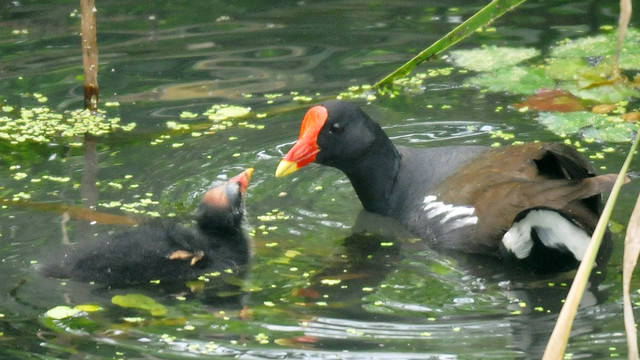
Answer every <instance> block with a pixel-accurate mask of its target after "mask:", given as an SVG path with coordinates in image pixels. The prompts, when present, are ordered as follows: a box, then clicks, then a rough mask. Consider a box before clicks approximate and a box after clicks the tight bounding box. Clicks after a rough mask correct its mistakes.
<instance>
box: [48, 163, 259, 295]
mask: <svg viewBox="0 0 640 360" xmlns="http://www.w3.org/2000/svg"><path fill="white" fill-rule="evenodd" d="M252 174H253V169H252V168H249V169H247V170H245V171H244V172H242V173H241V174H239V175H237V176H235V177H233V178H231V179H229V180H228V181H227V182H226V183H224V184H222V185H219V186H216V187H214V188H212V189H210V190H208V191H207V192H206V193H205V194H204V196H203V197H202V202H201V203H200V206H199V208H198V210H197V212H196V222H197V226H196V227H195V228H188V227H184V226H181V225H179V224H178V223H176V222H175V221H172V220H171V219H162V220H153V221H151V222H148V223H146V224H143V225H140V226H138V227H136V228H132V229H130V230H127V231H123V232H118V233H115V234H112V235H109V236H106V237H102V238H98V239H95V240H94V239H92V240H90V241H86V242H82V243H79V244H76V245H73V246H71V247H70V248H69V249H67V251H66V252H65V253H64V254H63V255H62V257H61V258H60V259H57V260H56V261H53V262H51V263H49V264H46V265H45V266H44V267H43V268H42V271H43V273H44V274H45V275H47V276H50V277H56V278H64V279H72V280H77V281H85V282H89V281H94V282H96V283H101V284H107V285H126V284H134V283H145V282H149V281H151V280H187V279H195V278H197V277H198V276H199V275H201V274H203V273H206V272H213V271H223V270H226V269H233V270H236V269H238V268H239V267H241V266H243V265H245V264H247V262H248V261H249V258H250V252H251V250H250V240H249V238H248V235H247V234H246V232H245V230H244V229H243V227H242V225H243V224H242V222H243V219H244V197H245V195H246V191H247V187H248V186H249V181H250V180H251V176H252Z"/></svg>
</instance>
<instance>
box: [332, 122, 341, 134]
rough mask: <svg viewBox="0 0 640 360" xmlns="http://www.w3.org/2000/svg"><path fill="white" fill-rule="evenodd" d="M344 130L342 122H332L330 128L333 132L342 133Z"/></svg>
mask: <svg viewBox="0 0 640 360" xmlns="http://www.w3.org/2000/svg"><path fill="white" fill-rule="evenodd" d="M343 130H344V126H342V124H340V123H333V124H331V128H330V129H329V131H330V132H331V133H332V134H340V133H342V131H343Z"/></svg>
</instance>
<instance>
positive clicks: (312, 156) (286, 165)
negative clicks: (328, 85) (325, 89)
mask: <svg viewBox="0 0 640 360" xmlns="http://www.w3.org/2000/svg"><path fill="white" fill-rule="evenodd" d="M328 116H329V114H328V112H327V109H326V108H325V107H324V106H320V105H318V106H314V107H312V108H311V109H309V111H307V114H306V115H305V116H304V119H303V120H302V125H301V127H300V136H299V137H298V141H297V142H296V143H295V145H293V147H292V148H291V150H289V152H288V153H287V154H286V155H285V156H284V158H282V160H281V161H280V164H278V168H277V169H276V177H283V176H287V175H289V174H291V173H294V172H296V171H298V170H299V169H301V168H303V167H305V166H307V165H308V164H310V163H312V162H314V161H315V160H316V155H317V154H318V153H319V152H320V148H319V147H318V134H320V130H321V129H322V127H323V126H324V124H325V123H326V122H327V117H328Z"/></svg>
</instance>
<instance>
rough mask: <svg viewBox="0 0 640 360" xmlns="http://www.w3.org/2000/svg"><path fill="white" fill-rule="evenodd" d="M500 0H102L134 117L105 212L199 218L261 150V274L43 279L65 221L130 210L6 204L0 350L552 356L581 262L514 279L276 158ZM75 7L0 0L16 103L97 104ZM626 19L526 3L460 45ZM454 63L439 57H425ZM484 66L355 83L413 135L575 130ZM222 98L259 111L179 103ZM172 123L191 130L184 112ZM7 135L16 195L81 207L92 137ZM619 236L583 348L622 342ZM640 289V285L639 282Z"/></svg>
mask: <svg viewBox="0 0 640 360" xmlns="http://www.w3.org/2000/svg"><path fill="white" fill-rule="evenodd" d="M484 3H485V2H478V1H473V2H470V1H396V2H385V1H367V2H361V1H330V2H319V1H316V2H313V1H261V2H256V1H198V2H194V1H153V2H129V1H115V0H98V12H97V16H98V43H99V47H100V73H99V81H100V88H101V108H102V109H105V110H107V112H108V114H109V116H110V117H120V118H121V120H122V122H123V123H130V122H135V123H136V124H137V126H136V128H135V129H134V130H133V131H132V132H118V133H115V134H113V135H111V136H105V137H103V138H100V139H99V142H98V146H97V150H98V165H99V171H98V172H97V175H96V176H97V181H98V182H97V184H96V189H97V193H98V204H99V206H98V210H100V211H104V212H110V213H116V214H126V213H127V212H126V211H125V210H126V209H125V210H123V209H121V208H122V207H126V205H128V204H134V205H131V206H130V207H127V209H129V210H130V209H131V208H133V209H135V210H136V211H140V212H156V213H160V214H175V215H177V216H185V217H186V216H188V215H189V214H190V213H191V212H192V211H193V210H194V209H195V208H196V206H197V203H198V199H199V196H200V195H201V194H202V193H203V192H204V191H205V189H206V188H207V187H208V186H209V185H210V184H211V183H212V182H213V181H214V180H216V179H218V178H219V177H222V178H224V177H226V176H228V175H234V174H236V173H237V172H239V171H240V170H241V169H243V168H246V167H248V166H252V167H255V168H256V172H255V174H254V179H253V182H252V185H251V188H250V190H249V192H250V194H249V197H248V199H247V208H248V220H249V223H250V225H251V227H252V228H253V229H254V231H255V236H254V240H255V260H254V262H253V264H251V266H250V268H249V276H248V277H247V278H246V279H239V280H238V281H241V282H242V284H243V286H244V287H245V288H246V289H248V290H250V291H248V293H247V294H245V295H244V296H242V297H241V298H238V297H232V299H233V300H234V301H232V302H231V304H229V303H227V304H221V303H220V299H215V301H211V300H210V299H209V298H208V297H207V296H202V295H201V294H195V295H193V294H181V295H183V297H179V298H177V297H176V296H175V294H174V293H171V292H169V293H167V291H166V289H163V288H162V287H161V286H150V287H145V288H144V289H135V288H133V289H132V288H129V289H104V288H100V287H99V286H97V285H86V284H76V283H72V282H63V281H59V280H51V279H43V278H42V277H40V276H39V275H38V274H37V273H36V271H35V268H36V267H37V262H38V261H39V260H41V259H42V258H43V257H44V256H45V255H46V254H47V253H49V252H51V251H52V250H53V249H55V248H56V247H58V246H60V243H61V241H62V238H63V233H62V231H61V228H62V226H64V227H65V229H66V230H67V231H68V235H69V238H70V240H71V241H81V234H82V233H91V234H94V233H104V232H108V231H113V230H115V229H117V227H115V226H110V225H105V224H99V223H94V224H90V225H87V224H83V223H81V221H80V220H74V219H72V220H70V221H69V222H67V223H66V224H65V225H61V221H62V218H61V216H60V215H59V214H57V213H53V212H51V211H45V210H43V209H38V208H24V207H17V206H5V207H3V208H2V209H0V235H1V236H0V259H1V262H0V314H2V315H1V317H0V335H1V336H0V358H2V359H112V358H113V359H120V358H122V359H149V358H153V359H156V358H157V359H181V358H223V357H228V358H241V359H274V358H278V359H280V358H283V359H455V358H461V359H470V358H474V359H519V358H527V359H529V358H531V359H535V358H540V356H541V354H542V351H543V349H544V346H545V344H546V341H547V339H548V337H549V334H550V332H551V329H552V327H553V324H554V322H555V318H556V316H557V313H558V311H559V309H560V307H561V301H562V299H563V297H564V296H565V295H566V291H567V289H568V282H569V281H570V279H571V274H561V275H558V276H555V277H551V278H543V279H533V280H531V279H523V278H513V277H510V276H508V275H507V274H505V273H504V272H503V271H502V270H500V268H499V267H497V266H495V265H496V264H493V263H491V262H487V261H486V259H475V258H468V257H465V256H459V255H455V254H441V253H437V252H433V251H430V250H426V249H425V248H424V247H421V246H419V245H416V244H413V243H412V242H411V241H410V240H409V239H408V237H407V236H406V235H405V234H400V233H399V232H397V231H392V232H389V231H385V232H383V233H382V234H380V232H379V231H374V230H372V231H371V233H372V234H370V235H354V231H355V230H354V224H356V223H358V225H357V227H358V228H359V227H360V226H361V225H362V224H363V223H364V224H365V225H368V226H370V225H371V224H372V223H373V224H375V225H376V227H378V228H382V229H385V230H388V229H390V228H391V227H390V226H386V225H385V224H382V223H381V220H380V219H373V221H371V220H370V219H369V221H367V219H366V216H365V215H366V214H365V215H361V214H360V213H361V205H360V203H359V202H358V200H357V198H356V197H355V193H354V192H353V190H352V189H351V186H350V184H349V183H348V181H347V180H346V178H345V177H344V176H343V175H342V174H341V173H339V172H337V171H335V170H333V169H329V168H321V167H319V166H315V165H312V166H310V167H309V168H307V169H304V170H303V171H299V172H297V173H295V174H294V175H292V176H290V177H287V178H284V179H276V178H275V177H274V176H273V173H274V171H275V167H276V166H277V164H278V161H279V159H280V158H281V156H282V155H283V154H284V152H286V151H287V150H288V148H289V147H290V146H291V144H292V143H293V141H294V140H295V139H296V137H297V134H298V131H299V124H300V121H301V118H302V116H303V114H304V112H305V110H306V108H307V107H309V106H310V104H311V103H313V101H315V100H320V99H322V98H323V97H335V96H336V95H337V94H338V93H341V92H344V91H346V90H347V89H348V88H349V87H350V86H358V85H362V84H371V83H373V82H375V81H377V80H379V79H380V78H381V77H382V76H384V75H386V74H387V73H388V72H390V71H392V70H393V69H395V68H396V67H397V66H399V65H400V64H401V63H402V62H403V61H405V60H407V59H408V58H410V57H411V56H413V55H414V54H415V53H417V51H420V50H421V49H423V48H424V47H425V46H426V45H428V44H430V43H431V42H433V41H435V40H436V39H438V38H439V37H441V36H443V35H444V34H446V33H447V32H448V31H449V30H451V29H452V28H453V27H454V26H456V25H457V24H459V23H460V22H461V21H462V20H463V19H466V18H467V17H468V16H470V15H471V14H473V13H474V12H475V11H477V10H478V9H479V8H480V7H481V6H482V5H483V4H484ZM78 6H79V5H78V2H77V1H21V2H15V3H11V4H9V3H0V101H3V103H2V104H0V105H12V106H14V107H20V106H23V107H28V108H31V107H34V106H39V105H46V106H48V107H49V108H50V109H52V111H55V112H63V111H64V110H73V109H78V108H81V107H82V91H83V88H82V79H81V76H82V67H81V63H82V57H81V52H80V37H79V21H80V20H79V17H78V15H77V12H78V11H79V8H78ZM453 6H455V8H453V9H452V8H450V7H453ZM616 16H617V2H615V1H607V2H602V1H593V2H587V1H542V2H531V3H530V4H525V5H523V6H522V8H521V9H519V10H518V11H515V12H513V13H511V14H508V15H506V16H505V17H504V18H503V19H500V20H499V21H497V22H495V23H494V24H493V26H495V27H496V31H495V32H489V33H483V34H477V35H474V36H473V37H471V38H470V39H468V40H465V41H464V42H462V43H461V44H459V45H458V47H459V48H470V47H475V46H478V45H480V44H494V45H501V46H529V47H536V48H539V49H541V50H542V51H543V52H544V51H545V49H547V48H548V46H549V45H550V44H552V43H554V42H556V41H559V40H562V39H564V38H566V37H578V36H584V35H588V34H594V33H597V31H598V29H599V27H600V26H601V25H612V24H615V22H616V21H617V18H616ZM450 66H451V65H450V64H449V63H447V62H446V61H443V60H436V61H433V62H431V63H429V64H423V65H422V66H421V67H420V69H419V71H428V70H429V69H440V68H446V67H450ZM467 76H469V74H465V73H460V72H458V71H453V73H452V74H451V75H449V76H440V77H435V78H433V79H430V80H428V81H427V82H425V83H424V85H423V86H422V87H420V88H414V89H412V90H411V91H409V90H407V91H403V92H401V93H400V94H399V95H398V96H397V97H395V98H390V97H378V98H377V99H375V100H372V101H370V102H366V101H365V100H357V101H359V103H360V104H361V105H362V106H363V108H364V109H365V110H366V111H367V112H368V113H369V114H370V115H371V116H372V117H373V118H374V119H377V120H378V121H379V122H380V123H381V124H382V125H383V126H384V127H385V128H386V130H387V132H388V133H389V134H390V135H391V136H392V137H393V138H394V139H395V141H396V142H397V143H401V144H412V145H414V146H424V147H426V146H439V145H443V144H463V143H466V144H484V145H489V144H493V143H494V142H501V143H505V144H506V143H508V141H502V140H500V139H495V138H492V137H491V135H490V133H489V132H490V131H498V130H502V131H505V132H512V133H515V134H516V139H517V140H522V141H533V140H540V139H541V140H559V141H561V140H563V139H559V138H557V137H556V136H554V135H553V134H551V133H549V132H547V131H546V130H545V129H544V128H543V127H542V126H541V125H538V124H537V123H536V122H535V121H534V120H533V118H534V115H533V114H531V113H522V112H519V111H517V110H515V109H512V108H509V105H510V104H513V103H514V102H518V101H521V100H522V99H521V97H518V96H511V95H507V94H487V93H484V92H482V91H480V90H479V89H475V88H468V87H463V86H461V84H462V83H463V81H464V79H465V77H467ZM33 93H39V94H42V95H44V96H46V97H47V101H46V102H44V103H39V102H38V101H37V99H35V98H34V97H33V96H32V95H29V94H33ZM299 96H303V97H304V98H300V97H299ZM307 98H309V99H310V100H311V102H308V103H307V102H306V101H305V99H307ZM107 102H118V103H119V106H109V107H107V106H106V105H105V104H106V103H107ZM214 104H228V105H234V106H242V107H248V108H251V110H252V112H251V113H250V115H249V116H248V117H247V118H243V119H241V120H233V125H232V126H229V127H228V128H226V129H218V130H217V131H216V132H215V133H207V131H206V130H207V129H209V127H210V125H211V124H210V122H209V120H207V119H205V117H203V116H202V115H201V116H199V117H198V118H196V119H192V120H190V119H184V118H181V117H180V115H181V114H182V113H183V112H185V111H189V112H192V113H197V114H203V113H204V112H205V111H206V110H207V109H209V108H210V107H211V106H212V105H214ZM498 106H502V107H503V108H504V110H502V111H499V112H497V111H496V107H498ZM0 115H2V113H0ZM256 115H259V116H256ZM168 121H177V122H180V123H183V124H190V125H192V126H193V127H192V128H191V129H190V130H186V131H171V130H169V129H168V128H167V126H166V123H167V122H168ZM243 122H245V123H243ZM202 124H205V125H204V127H203V128H197V126H201V127H202ZM194 131H197V132H198V133H200V135H201V136H193V135H192V133H193V132H194ZM196 135H198V134H196ZM572 140H576V138H572ZM610 146H611V147H613V148H614V149H615V151H614V152H613V153H607V154H606V156H605V158H604V159H597V160H595V161H596V162H595V165H596V166H597V167H606V169H607V171H611V172H617V170H618V168H619V166H620V165H621V163H622V161H623V158H624V154H625V153H626V148H627V145H626V144H622V145H618V144H597V143H596V144H590V145H588V146H587V154H595V153H596V152H599V151H601V150H602V149H603V148H605V147H610ZM0 150H1V152H0V195H1V196H3V197H5V198H14V197H25V196H29V197H30V201H32V202H46V203H53V204H67V205H69V204H72V205H79V204H81V192H80V191H81V190H80V188H81V186H80V185H81V181H82V176H83V174H85V173H86V171H87V169H86V167H85V160H84V150H83V148H82V147H71V148H69V147H68V146H67V144H66V142H57V143H52V144H34V143H30V142H25V143H21V144H10V143H9V142H8V141H6V140H2V142H0ZM56 179H62V181H59V180H56ZM638 190H639V186H638V185H637V183H636V184H630V185H628V186H627V187H626V188H625V189H624V191H623V192H622V194H621V202H620V206H619V207H618V209H617V210H616V212H615V214H614V219H613V220H614V222H615V223H618V224H622V225H624V224H626V221H627V218H628V216H629V214H630V212H631V207H632V206H633V203H634V200H635V194H637V193H638ZM359 215H360V217H361V218H360V219H359ZM368 228H369V227H368ZM614 241H615V247H614V255H613V256H612V259H611V261H610V263H609V265H608V266H607V268H606V270H607V271H606V275H605V276H604V277H603V278H602V279H599V281H600V282H599V284H598V285H597V286H593V287H592V289H591V290H592V291H591V292H590V293H589V294H587V297H586V299H585V303H584V306H583V307H582V309H581V310H580V312H579V314H578V316H577V319H576V323H575V325H574V332H573V335H572V338H571V342H570V344H569V347H568V350H567V352H568V353H570V354H572V356H573V358H597V359H603V358H611V357H614V358H626V345H625V340H624V328H623V324H622V314H621V313H622V306H621V304H622V298H621V282H620V280H621V275H620V268H621V265H620V264H621V258H622V256H621V249H622V247H621V244H622V241H623V235H620V234H619V233H617V234H615V235H614ZM381 243H383V244H384V245H385V246H380V244H381ZM633 285H634V286H633V289H637V288H638V281H637V280H636V281H635V283H634V284H633ZM122 293H144V294H147V295H148V296H151V297H153V298H154V299H155V300H156V301H158V302H159V303H162V304H164V305H165V306H166V307H167V308H168V314H167V315H166V316H163V317H153V316H151V315H149V314H148V313H146V312H144V311H138V310H135V309H123V308H119V307H118V306H115V305H112V304H111V298H112V296H114V295H115V294H122ZM218 295H220V294H218ZM633 296H634V301H635V302H638V301H640V296H639V295H638V293H637V290H634V294H633ZM88 303H90V304H97V305H100V306H102V307H103V309H104V310H102V311H98V312H95V313H90V314H83V315H80V316H78V317H75V318H72V319H65V320H51V319H47V318H46V317H45V316H44V314H45V313H46V311H47V310H49V309H51V308H53V307H55V306H58V305H68V306H71V307H73V306H76V305H81V304H88ZM242 308H244V310H242V311H241V309H242Z"/></svg>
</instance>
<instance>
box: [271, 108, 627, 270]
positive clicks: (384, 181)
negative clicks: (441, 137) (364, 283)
mask: <svg viewBox="0 0 640 360" xmlns="http://www.w3.org/2000/svg"><path fill="white" fill-rule="evenodd" d="M311 162H316V163H319V164H323V165H328V166H332V167H334V168H337V169H339V170H341V171H342V172H344V173H345V174H346V175H347V177H348V178H349V180H350V181H351V184H352V185H353V187H354V189H355V191H356V193H357V195H358V197H359V198H360V202H361V203H362V205H363V206H364V208H365V210H367V211H370V212H374V213H378V214H382V215H386V216H389V217H392V218H395V219H396V220H398V221H400V222H401V223H402V224H404V225H405V226H406V227H407V228H408V229H409V230H410V231H412V232H413V233H414V234H416V235H418V236H420V237H421V238H422V239H424V240H427V241H429V242H430V243H431V244H433V245H434V246H435V247H437V248H444V249H454V250H459V251H464V252H468V253H478V254H487V255H492V256H498V257H501V258H503V259H504V260H505V261H506V262H509V263H512V262H515V263H518V264H520V265H522V266H524V267H525V268H528V269H530V270H533V271H534V272H537V273H546V272H557V271H565V270H568V269H572V268H575V267H576V266H577V265H578V263H579V261H580V260H582V257H583V255H584V252H585V250H586V247H587V245H588V243H589V241H590V236H591V234H592V232H593V229H594V228H595V225H596V223H597V220H598V216H599V214H600V211H601V201H602V200H601V196H600V194H601V193H602V192H605V191H608V190H610V189H611V187H612V186H613V183H614V181H615V178H616V175H601V176H596V175H595V170H594V168H593V166H592V165H591V164H590V163H589V161H588V160H587V159H585V158H584V157H583V156H582V155H580V154H579V153H578V152H577V151H576V150H575V149H574V148H572V147H570V146H567V145H564V144H557V143H532V144H525V145H514V146H504V147H499V148H490V147H482V146H445V147H438V148H424V149H416V148H409V147H404V146H395V145H394V144H393V143H392V142H391V141H390V140H389V138H388V137H387V135H386V134H385V133H384V132H383V130H382V128H381V127H380V125H378V124H377V123H375V122H374V121H373V120H371V118H369V116H368V115H367V114H365V113H364V112H363V111H362V110H361V109H360V108H359V107H358V106H356V105H355V104H352V103H349V102H344V101H335V100H334V101H327V102H325V103H322V104H320V105H317V106H314V107H312V108H311V109H309V111H308V112H307V114H306V115H305V117H304V120H303V121H302V127H301V131H300V137H299V139H298V141H297V143H296V144H295V145H294V146H293V148H291V150H289V152H288V153H287V154H286V156H285V157H284V158H283V159H282V161H281V162H280V164H279V165H278V168H277V170H276V176H277V177H281V176H285V175H288V174H291V173H293V172H294V171H296V170H298V169H300V168H302V167H304V166H306V165H307V164H309V163H311Z"/></svg>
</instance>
